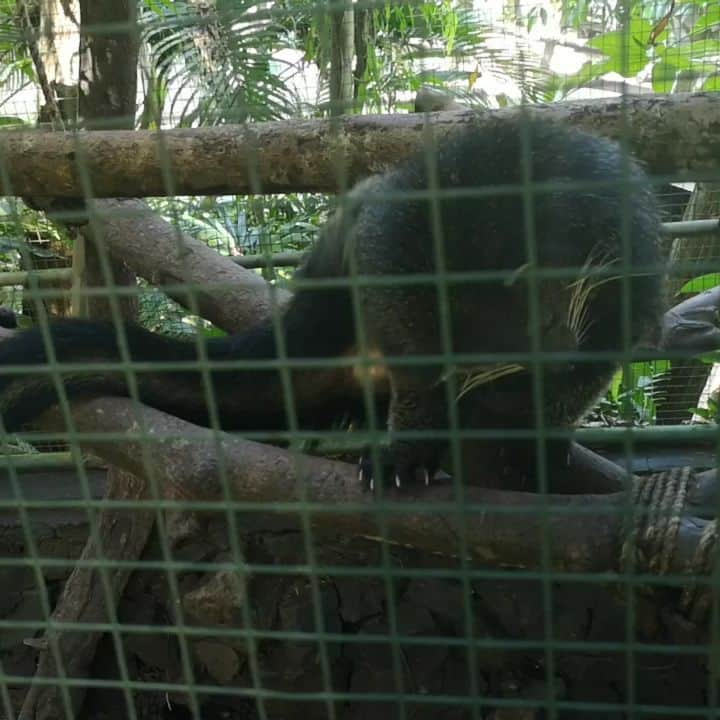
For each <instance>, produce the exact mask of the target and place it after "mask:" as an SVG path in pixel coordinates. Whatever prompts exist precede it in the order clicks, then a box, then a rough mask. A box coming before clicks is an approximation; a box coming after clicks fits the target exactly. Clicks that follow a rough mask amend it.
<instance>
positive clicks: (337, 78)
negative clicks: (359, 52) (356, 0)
mask: <svg viewBox="0 0 720 720" xmlns="http://www.w3.org/2000/svg"><path fill="white" fill-rule="evenodd" d="M328 11H329V15H330V114H331V115H334V116H339V115H344V114H345V113H346V112H347V111H348V110H350V109H351V108H352V103H353V93H354V84H353V80H354V78H353V58H354V56H355V9H354V6H353V4H352V3H351V4H350V5H349V6H348V5H347V4H346V3H345V2H343V1H342V0H340V1H339V2H336V3H335V4H331V5H329V7H328Z"/></svg>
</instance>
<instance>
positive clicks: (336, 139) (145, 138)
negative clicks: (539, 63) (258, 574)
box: [0, 93, 720, 198]
mask: <svg viewBox="0 0 720 720" xmlns="http://www.w3.org/2000/svg"><path fill="white" fill-rule="evenodd" d="M532 110H533V112H535V113H537V114H539V115H541V116H543V117H547V118H554V119H556V120H558V121H560V122H563V123H566V124H569V125H575V126H578V127H583V128H586V129H589V130H594V131H596V132H598V133H600V134H603V135H607V136H609V137H614V138H621V137H624V138H627V140H628V143H629V147H630V148H631V149H632V150H633V151H634V152H635V153H636V154H637V156H638V157H639V158H640V159H642V160H643V161H645V162H646V163H647V166H648V168H649V170H650V171H651V172H653V173H660V174H676V173H679V172H683V171H694V172H702V171H708V170H712V169H716V168H717V167H718V158H720V95H718V94H717V93H708V94H694V95H690V94H685V95H680V94H678V95H672V96H652V97H646V96H643V97H627V98H620V99H610V100H607V99H602V100H597V101H585V102H572V103H554V104H552V105H543V106H533V108H532ZM519 112H521V109H519V108H504V109H502V110H498V111H493V112H488V113H485V114H480V115H479V114H478V113H477V112H474V111H471V110H459V111H448V112H440V113H435V114H432V115H429V116H425V115H419V114H415V113H413V114H408V115H377V116H350V117H343V118H334V119H331V120H308V121H301V122H298V121H283V122H271V123H257V124H248V125H243V126H232V125H228V126H224V127H217V128H202V129H173V130H167V131H162V132H154V131H153V132H151V131H92V132H75V133H59V132H58V133H50V132H28V131H17V132H16V131H6V132H3V133H2V134H0V159H1V162H2V173H3V174H2V177H3V182H2V185H1V186H0V191H1V192H2V194H4V195H21V196H31V197H35V196H48V195H49V194H52V196H54V197H58V198H77V197H84V196H85V194H86V192H89V193H91V194H92V196H93V197H96V198H104V197H145V196H166V195H174V194H179V195H214V194H222V193H238V194H257V193H285V192H303V191H306V192H328V191H330V192H332V191H336V190H338V189H339V188H342V187H345V186H347V185H350V184H352V183H354V182H355V181H356V180H358V179H360V178H362V177H364V176H366V175H368V174H371V173H374V172H378V171H382V170H384V169H386V168H387V167H388V166H389V165H392V164H395V163H397V162H398V161H400V160H402V159H403V158H404V157H406V156H407V155H408V154H409V153H410V152H411V151H412V150H413V149H415V148H417V146H418V145H419V143H421V142H423V140H424V139H426V138H427V132H426V131H427V126H426V118H430V123H431V126H432V129H433V132H434V133H435V134H436V135H437V136H438V137H440V136H442V135H443V134H444V133H447V132H448V131H450V130H452V129H453V128H455V127H457V126H458V125H462V124H464V123H467V122H469V121H470V120H471V119H473V118H479V119H480V122H482V121H483V118H489V117H493V116H499V117H510V116H513V115H516V114H517V113H519Z"/></svg>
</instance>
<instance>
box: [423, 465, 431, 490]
mask: <svg viewBox="0 0 720 720" xmlns="http://www.w3.org/2000/svg"><path fill="white" fill-rule="evenodd" d="M423 472H424V473H425V485H426V486H428V485H430V473H429V472H428V471H427V468H423Z"/></svg>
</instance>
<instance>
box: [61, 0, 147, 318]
mask: <svg viewBox="0 0 720 720" xmlns="http://www.w3.org/2000/svg"><path fill="white" fill-rule="evenodd" d="M136 16H137V3H136V2H135V0H80V17H81V28H80V77H79V90H80V93H79V111H80V120H81V122H82V125H83V126H84V127H85V128H86V129H87V130H97V129H103V128H104V129H118V130H120V129H130V130H131V129H133V128H134V126H135V106H136V102H137V58H138V36H137V28H136V20H137V17H136ZM119 28H123V29H122V30H120V29H119ZM89 191H90V192H92V188H89ZM75 260H76V263H77V268H76V269H77V271H78V272H77V274H76V287H77V286H78V285H79V286H80V287H83V288H96V287H106V288H107V289H108V295H107V296H97V295H96V296H90V295H88V296H85V297H84V298H83V297H82V296H80V295H78V298H79V299H80V307H79V308H77V311H78V314H79V315H87V316H89V317H93V318H113V317H114V316H115V315H114V312H113V305H115V306H116V310H115V312H118V313H119V315H120V317H123V318H125V319H132V318H134V317H135V316H136V314H137V298H136V297H132V296H128V295H122V296H115V298H113V297H112V292H113V288H114V287H118V286H133V285H135V284H136V281H137V280H136V277H135V275H134V274H133V273H132V272H131V271H130V270H129V268H128V267H127V265H126V264H125V263H124V262H123V260H122V259H121V258H119V257H113V258H111V257H110V255H109V254H108V253H107V250H106V249H105V247H104V244H103V238H102V232H101V231H100V230H99V228H98V227H97V225H95V224H94V223H93V219H92V217H91V218H90V223H88V224H87V225H84V226H83V227H82V229H81V232H80V236H79V237H78V238H77V240H76V244H75Z"/></svg>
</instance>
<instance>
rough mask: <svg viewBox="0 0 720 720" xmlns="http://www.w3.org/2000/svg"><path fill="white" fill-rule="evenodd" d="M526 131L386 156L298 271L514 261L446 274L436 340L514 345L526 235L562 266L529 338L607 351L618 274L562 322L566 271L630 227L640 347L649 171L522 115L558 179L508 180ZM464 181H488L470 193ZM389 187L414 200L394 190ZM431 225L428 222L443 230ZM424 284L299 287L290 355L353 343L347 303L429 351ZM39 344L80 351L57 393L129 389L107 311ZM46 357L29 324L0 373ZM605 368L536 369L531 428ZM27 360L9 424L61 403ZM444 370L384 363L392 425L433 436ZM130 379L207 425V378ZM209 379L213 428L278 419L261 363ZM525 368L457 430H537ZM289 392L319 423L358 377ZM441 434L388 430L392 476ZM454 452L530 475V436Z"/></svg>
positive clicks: (619, 329) (168, 349) (545, 261)
mask: <svg viewBox="0 0 720 720" xmlns="http://www.w3.org/2000/svg"><path fill="white" fill-rule="evenodd" d="M522 137H523V130H522V129H521V124H520V122H519V121H510V120H497V121H493V122H491V123H484V124H483V126H482V127H478V126H475V125H471V126H468V127H466V128H464V129H460V130H458V131H456V132H454V133H453V134H452V136H450V137H448V138H447V139H445V140H444V141H443V142H441V143H439V145H440V147H439V148H438V150H437V153H435V154H433V153H429V152H421V153H419V154H418V155H417V156H416V157H415V158H413V159H411V160H410V161H408V162H406V163H405V164H403V165H402V166H400V167H399V168H397V169H395V170H393V171H391V172H389V173H387V174H385V175H383V176H380V177H378V178H374V179H372V180H371V181H369V182H366V183H363V184H361V185H360V186H359V187H358V188H357V189H356V190H355V191H354V192H353V193H352V194H351V195H350V198H349V204H348V206H346V207H345V209H344V210H343V211H342V212H340V213H338V214H337V215H336V216H335V217H334V218H333V219H332V220H331V221H330V222H329V223H328V225H327V227H326V229H325V231H324V232H323V233H322V235H321V238H320V240H319V241H318V243H317V245H316V247H315V248H314V249H313V250H312V251H311V252H310V253H309V255H308V257H307V260H306V262H305V264H304V266H303V267H302V269H301V271H300V276H301V277H302V278H305V279H323V280H327V279H330V278H347V277H349V276H350V275H351V274H352V273H354V272H357V273H359V274H360V275H364V276H380V275H395V276H397V275H400V276H408V275H409V274H413V275H414V274H433V273H435V272H436V271H437V269H438V267H437V264H436V261H435V259H436V257H437V256H436V249H437V245H436V243H435V239H437V240H438V241H439V243H440V245H441V247H442V250H443V254H444V263H445V267H446V270H447V271H448V272H450V273H453V272H468V271H508V272H509V273H513V275H512V277H509V278H508V277H506V278H504V279H502V278H498V277H495V278H494V279H489V280H488V279H487V278H486V279H485V280H484V281H480V280H477V279H476V280H473V281H471V282H465V283H463V284H454V283H450V284H449V285H448V286H447V287H446V290H447V299H448V306H447V313H446V315H445V317H446V318H447V320H448V328H447V330H448V333H449V336H450V344H451V347H450V350H452V352H453V353H460V354H473V353H475V354H477V353H481V354H486V355H487V354H492V353H525V354H527V353H528V352H530V350H531V347H532V343H531V333H530V320H531V318H530V315H529V307H530V306H529V295H528V292H529V291H528V287H529V285H528V277H529V276H530V272H529V269H528V263H529V256H528V243H527V238H528V234H529V233H530V234H531V238H532V236H533V235H534V241H535V248H536V258H535V260H536V264H537V266H538V267H541V268H566V269H574V271H575V272H574V274H571V275H570V277H567V276H566V277H565V278H555V279H540V280H538V288H537V290H538V294H539V298H540V301H541V302H540V305H539V308H538V311H539V323H540V328H539V341H540V344H541V349H542V350H543V351H546V352H553V351H560V352H566V353H567V352H574V351H596V352H613V351H620V350H621V349H622V348H623V324H622V323H623V320H622V317H623V314H622V302H623V296H624V293H623V285H622V282H621V281H620V280H619V279H617V278H616V279H614V280H610V281H608V279H607V277H604V278H603V277H595V278H592V279H591V280H590V282H591V283H592V282H595V281H600V283H599V284H598V285H597V286H596V287H595V288H594V289H593V290H592V291H591V292H590V293H589V295H588V297H587V298H586V301H585V303H584V305H583V307H584V308H585V311H584V312H585V315H584V316H583V317H584V322H581V323H580V322H579V323H576V326H575V327H570V325H572V323H571V322H569V318H568V305H569V302H570V301H569V298H570V295H571V287H570V286H571V283H572V282H573V280H576V279H578V278H582V277H586V275H583V273H582V272H579V271H578V270H577V269H578V268H580V267H582V266H584V265H587V264H591V265H595V266H597V265H604V266H606V268H608V269H609V270H610V274H613V273H617V274H618V275H620V274H622V266H621V264H619V263H618V259H619V258H621V257H622V253H623V249H622V248H623V238H624V237H627V238H628V240H629V242H628V251H627V256H626V258H625V260H626V261H627V263H628V266H629V267H630V268H631V272H634V273H636V274H634V275H630V277H629V281H628V285H627V287H626V290H627V298H628V300H629V302H630V310H631V312H630V327H629V328H627V330H628V336H629V339H630V341H631V343H632V344H636V343H637V342H638V341H639V340H640V339H641V338H642V336H643V334H644V333H645V332H646V331H650V330H652V329H653V328H654V325H655V323H656V321H657V320H658V318H659V316H660V311H661V301H660V278H659V276H658V274H657V272H653V269H655V270H656V269H657V266H658V262H659V257H658V250H657V240H658V230H659V219H658V210H657V207H656V202H655V199H654V197H653V193H652V191H651V188H650V185H649V182H648V181H647V179H646V178H645V176H644V174H643V172H642V170H641V169H640V168H639V167H638V166H637V164H636V163H634V162H633V161H632V160H628V159H626V158H623V155H622V153H621V151H620V148H619V147H618V146H617V145H616V144H615V143H613V142H610V141H608V140H604V139H600V138H597V137H594V136H591V135H588V134H585V133H582V132H579V131H577V130H573V129H568V128H564V127H562V126H560V125H557V124H553V123H547V122H541V121H539V120H537V121H533V122H531V123H530V124H528V125H526V134H525V135H524V137H525V138H526V140H527V146H526V149H528V150H529V159H530V163H529V177H530V179H531V180H532V182H534V183H537V184H542V183H543V182H554V183H556V186H555V188H554V189H552V190H550V191H546V190H542V189H537V190H533V191H526V192H525V193H523V192H522V191H521V190H519V187H518V186H521V185H523V183H524V181H525V180H527V176H526V175H525V174H524V172H523V157H524V155H523V141H522ZM433 158H434V159H433ZM625 181H628V182H625ZM593 183H598V184H596V185H594V184H593ZM508 186H515V187H514V188H512V187H508ZM478 188H482V190H483V191H484V193H485V194H478V193H477V190H478ZM438 189H439V191H440V193H439V195H438V194H437V190H438ZM473 190H475V191H476V192H475V194H473ZM495 190H497V193H496V192H495ZM488 191H491V192H488ZM403 192H405V193H411V196H410V197H406V198H405V199H403V198H402V197H401V196H400V194H401V193H403ZM423 193H424V194H423ZM433 193H435V197H436V201H435V202H433V200H432V196H433ZM435 211H437V213H438V214H437V215H434V214H433V213H434V212H435ZM623 217H625V222H623ZM436 230H440V236H439V237H438V236H437V234H436V232H435V231H436ZM438 288H439V286H438V285H433V284H428V283H418V284H417V285H408V284H406V283H405V284H393V283H392V282H391V281H389V282H388V284H387V285H384V286H377V285H374V286H366V287H361V288H359V289H358V291H357V296H355V295H354V293H353V291H352V290H351V289H349V288H348V287H328V286H325V287H323V288H321V289H300V290H299V291H298V292H297V293H296V295H295V296H294V298H293V299H292V301H291V302H290V303H289V305H288V307H287V309H286V310H285V311H284V314H283V317H282V332H283V336H284V343H285V346H286V347H285V349H286V353H287V356H288V357H290V358H333V357H338V356H341V355H344V354H348V353H350V352H353V350H354V349H355V348H357V340H358V336H357V333H356V322H355V320H356V317H359V318H360V319H361V320H362V322H363V328H364V335H365V336H366V340H367V346H368V347H369V348H370V349H372V350H373V351H378V352H379V353H380V354H381V355H382V356H383V357H385V358H392V357H394V356H395V357H397V356H400V357H408V356H419V355H431V356H438V355H442V354H443V350H444V344H443V332H442V327H441V318H442V317H443V314H442V313H441V311H440V310H439V308H440V307H441V306H440V302H439V301H440V296H439V292H440V291H439V289H438ZM355 300H358V301H359V302H358V304H357V305H356V304H354V302H355ZM356 311H357V313H358V314H357V315H356ZM125 333H126V336H127V340H128V345H129V351H130V355H131V357H132V358H133V360H134V361H138V362H150V363H153V362H158V361H160V362H163V361H165V362H167V361H170V362H185V361H186V362H188V363H194V362H195V361H196V360H197V357H196V346H195V344H194V343H188V342H181V341H177V340H172V339H168V338H165V337H161V336H159V335H154V334H151V333H149V332H147V331H145V330H142V329H140V328H138V327H135V326H128V327H126V328H125ZM52 340H53V345H54V348H55V354H56V357H57V359H58V361H59V362H61V363H68V362H74V363H83V364H87V365H88V367H87V369H86V370H84V371H83V372H82V373H80V372H76V371H74V372H73V373H72V374H69V376H68V377H67V378H66V380H65V390H66V392H67V393H68V394H69V395H70V396H71V397H78V396H95V395H101V394H102V395H108V394H109V395H113V394H115V395H126V394H127V387H126V383H125V380H124V374H123V373H122V372H117V371H115V372H99V371H97V369H95V370H94V369H93V368H92V363H93V362H97V361H102V362H107V361H108V360H112V361H116V360H119V359H120V355H119V350H118V345H117V341H116V330H115V329H114V328H113V327H112V326H111V325H110V324H103V323H97V322H87V321H77V320H63V321H56V322H54V323H53V324H52ZM206 347H207V355H208V356H209V357H210V358H211V359H212V360H222V361H232V360H237V359H240V360H262V359H272V358H275V357H276V346H275V336H274V332H273V328H272V325H271V324H270V323H267V324H263V325H261V326H259V327H257V328H255V329H254V330H251V331H250V332H248V333H245V334H240V335H236V336H233V337H230V338H226V339H213V340H209V341H208V342H207V343H206ZM445 349H447V348H445ZM45 362H46V356H45V352H44V350H43V343H42V338H41V335H40V332H39V330H37V329H33V330H29V331H26V332H23V333H20V334H19V335H18V336H17V337H16V338H14V339H11V340H8V341H5V342H2V343H0V369H2V367H4V366H7V365H27V366H33V365H40V364H42V363H45ZM471 364H472V363H471ZM189 367H191V365H190V366H189ZM615 367H616V362H615V361H613V360H611V359H603V360H598V359H595V360H593V361H590V362H584V361H574V360H568V359H567V358H566V359H564V360H555V361H554V362H553V361H552V360H550V361H548V362H546V363H545V364H544V365H543V366H542V369H541V371H540V377H541V379H542V380H543V391H544V393H543V394H544V400H543V405H542V408H541V409H542V415H543V418H544V425H545V427H557V426H561V427H565V426H568V425H571V424H572V423H574V422H576V421H577V420H578V418H579V417H580V416H581V414H582V413H583V412H584V411H585V410H586V409H587V407H588V405H589V404H590V403H592V402H593V401H594V400H595V399H596V397H597V395H598V394H599V393H600V392H601V391H602V390H603V387H604V386H605V384H606V383H607V382H608V380H609V379H610V377H611V375H612V373H613V371H614V369H615ZM31 372H32V370H31V367H28V372H27V373H25V374H24V375H9V374H4V373H3V374H0V411H1V412H2V417H3V421H4V423H5V427H6V428H7V429H8V430H11V431H13V430H16V429H18V428H19V427H20V426H21V425H22V424H23V423H26V422H27V421H29V420H31V419H32V418H33V417H35V416H36V415H37V414H38V413H39V412H41V411H43V410H44V409H47V408H48V407H49V406H50V405H52V404H55V403H56V402H57V395H56V392H55V389H54V386H53V384H52V383H51V382H50V381H49V380H48V377H49V376H48V375H47V374H45V375H41V376H39V375H35V376H34V377H33V378H32V381H31ZM443 373H444V368H443V365H442V363H440V362H438V361H437V360H436V361H434V362H432V363H431V364H430V365H427V364H426V365H414V366H412V365H411V366H392V363H391V362H390V361H389V362H388V377H389V380H390V387H391V399H390V409H389V415H388V419H389V427H390V429H391V431H393V432H395V433H398V432H400V433H401V432H403V431H412V430H427V431H431V432H435V431H441V430H443V429H445V428H447V427H448V418H447V408H448V397H447V387H446V382H445V380H443V377H444V375H443ZM136 377H137V382H138V387H139V395H140V398H141V399H142V400H143V401H144V402H145V403H147V404H149V405H152V406H154V407H157V408H160V409H163V410H166V411H168V412H170V413H173V414H175V415H178V416H180V417H183V418H186V419H189V420H192V421H195V422H199V423H207V422H208V415H207V406H206V394H205V387H204V385H203V381H202V376H201V374H200V373H199V372H198V371H197V370H187V371H185V370H174V371H171V372H166V371H162V370H158V369H156V370H154V371H152V370H147V369H145V370H138V371H137V372H136ZM312 377H313V376H312V375H308V376H307V378H312ZM307 378H306V379H307ZM535 379H537V378H535ZM308 381H309V380H308ZM213 382H214V383H215V385H216V387H215V402H216V403H217V406H218V409H219V412H220V418H221V422H222V425H223V426H224V427H226V428H228V429H258V430H265V429H274V428H282V427H286V426H287V424H286V423H287V419H286V416H285V405H284V403H283V399H282V386H281V383H280V382H279V376H278V373H277V372H276V371H275V370H272V369H268V370H247V369H230V370H224V371H217V372H215V373H213ZM533 382H534V379H533V375H532V373H531V372H524V373H519V374H512V375H509V376H506V377H505V378H503V379H500V380H496V381H494V382H491V383H486V384H483V385H481V386H479V387H478V388H477V389H476V390H475V391H473V392H471V393H469V394H467V395H465V396H463V398H462V399H461V400H460V401H459V403H458V412H459V421H460V425H461V426H462V427H463V428H465V429H473V428H476V429H477V428H488V427H491V428H496V429H500V428H504V429H532V428H534V427H535V421H536V408H535V403H534V400H533V398H534V395H533ZM296 389H297V398H296V408H297V411H298V415H299V419H300V424H301V426H305V427H307V426H316V427H324V426H326V425H327V424H329V423H330V422H332V420H333V419H334V418H336V417H337V416H338V415H339V414H341V413H342V412H344V411H349V412H351V413H352V412H355V411H357V410H359V409H360V408H359V407H357V405H358V403H359V402H360V400H361V397H362V395H361V393H359V392H357V391H355V392H350V391H348V390H347V388H346V389H345V391H341V392H335V393H325V392H324V391H321V390H318V391H317V392H316V391H314V388H313V387H303V383H302V380H301V379H298V380H297V382H296ZM444 447H445V443H444V442H443V441H442V440H437V439H436V440H435V441H432V440H428V439H412V438H407V437H406V438H396V439H395V440H394V442H393V446H392V458H393V462H394V469H395V472H396V473H397V474H398V476H399V478H400V479H401V480H402V481H404V482H409V481H413V480H415V479H418V478H423V477H424V476H425V472H424V471H425V470H429V471H430V472H432V471H433V470H434V469H435V468H436V467H437V466H438V463H439V460H440V457H441V454H442V451H443V449H444ZM553 447H554V448H555V451H557V452H558V453H559V454H558V455H557V456H556V455H555V452H553V454H552V457H553V458H554V459H555V461H556V459H557V457H562V455H563V453H566V451H567V445H566V444H565V443H560V444H558V445H555V446H553ZM464 449H465V450H466V451H467V457H468V462H473V463H474V464H473V465H472V466H470V465H466V470H467V471H468V472H475V471H476V470H477V471H479V470H480V469H482V470H483V471H484V473H483V475H484V476H485V477H495V476H498V475H501V474H502V472H503V471H507V469H508V468H510V469H511V470H512V472H513V473H517V474H519V475H524V474H527V473H528V472H529V471H530V473H531V470H532V467H533V463H534V458H535V445H534V444H533V443H532V442H530V443H529V444H528V443H527V442H525V443H519V444H512V443H510V444H508V443H505V444H503V443H499V442H497V441H494V442H489V443H488V442H486V443H477V442H468V443H466V444H465V446H464ZM508 449H509V451H508ZM448 469H450V468H448ZM552 469H553V472H556V471H558V468H556V467H553V468H552ZM531 474H532V473H531ZM469 479H470V478H469Z"/></svg>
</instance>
